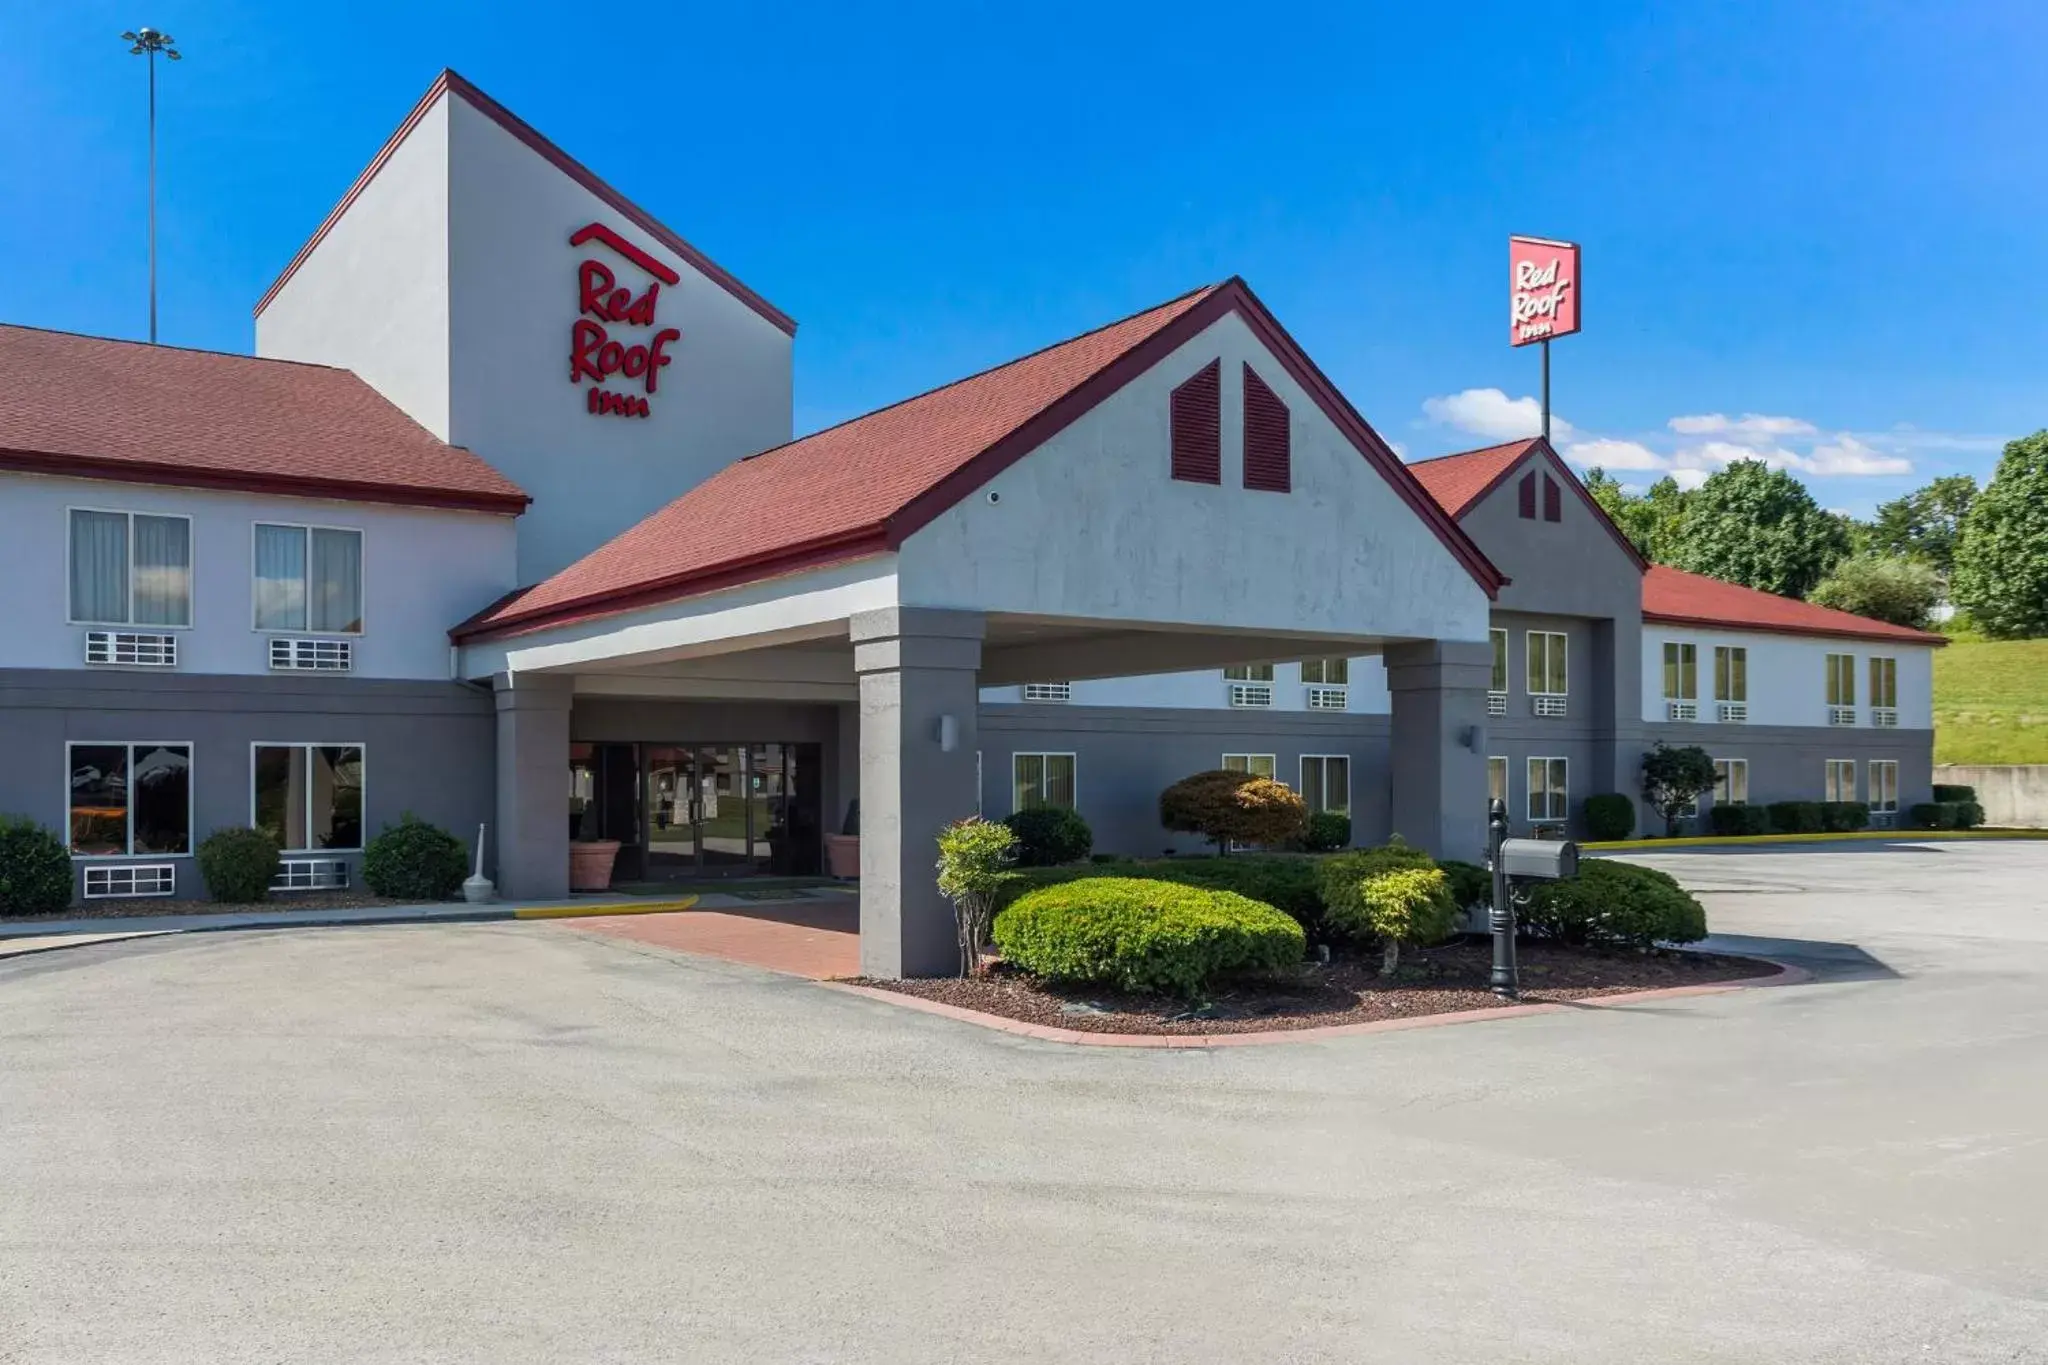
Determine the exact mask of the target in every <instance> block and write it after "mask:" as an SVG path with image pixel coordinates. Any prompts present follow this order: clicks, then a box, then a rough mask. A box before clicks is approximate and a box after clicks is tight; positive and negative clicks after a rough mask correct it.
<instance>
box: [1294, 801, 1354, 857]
mask: <svg viewBox="0 0 2048 1365" xmlns="http://www.w3.org/2000/svg"><path fill="white" fill-rule="evenodd" d="M1301 846H1302V847H1303V848H1305V849H1307V850H1308V851H1309V852H1311V853H1334V852H1335V851H1336V850H1338V849H1340V848H1349V847H1351V817H1350V816H1348V815H1346V814H1344V813H1343V812H1342V811H1335V810H1319V811H1317V812H1316V813H1315V814H1313V815H1311V816H1309V818H1308V832H1307V833H1305V834H1303V835H1302V836H1301Z"/></svg>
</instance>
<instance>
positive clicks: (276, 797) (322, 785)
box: [249, 744, 363, 853]
mask: <svg viewBox="0 0 2048 1365" xmlns="http://www.w3.org/2000/svg"><path fill="white" fill-rule="evenodd" d="M250 768H251V771H252V773H253V780H252V781H251V784H250V786H251V795H250V806H249V823H250V824H252V825H254V826H255V827H256V828H257V829H260V830H262V831H264V832H265V833H267V834H268V835H270V837H271V838H273V839H275V840H277V846H278V847H279V848H280V849H282V850H283V851H284V852H286V853H315V852H330V853H346V852H353V851H354V850H356V849H360V848H361V847H362V846H363V746H362V745H360V744H258V745H254V746H253V748H252V757H251V762H250Z"/></svg>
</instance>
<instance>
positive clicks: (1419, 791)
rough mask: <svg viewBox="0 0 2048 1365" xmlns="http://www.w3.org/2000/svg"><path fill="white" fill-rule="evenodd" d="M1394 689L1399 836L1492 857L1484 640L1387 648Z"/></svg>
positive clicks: (1434, 849)
mask: <svg viewBox="0 0 2048 1365" xmlns="http://www.w3.org/2000/svg"><path fill="white" fill-rule="evenodd" d="M1386 665H1387V690H1388V691H1389V692H1391V693H1392V694H1393V724H1392V731H1393V742H1392V759H1393V762H1392V769H1393V771H1392V778H1393V782H1392V786H1393V825H1394V833H1396V834H1398V835H1400V836H1401V837H1402V838H1403V839H1406V840H1407V841H1408V842H1409V843H1411V844H1414V845H1416V846H1417V847H1420V848H1424V849H1427V850H1428V851H1429V852H1430V853H1432V854H1434V855H1436V856H1437V857H1439V858H1460V859H1463V860H1464V861H1466V862H1474V863H1476V862H1479V861H1481V860H1482V859H1483V858H1484V857H1485V854H1486V687H1487V683H1488V681H1489V680H1490V679H1491V676H1492V672H1493V651H1492V648H1491V646H1489V645H1484V644H1465V643H1460V642H1455V641H1450V640H1424V641H1421V642H1418V643H1415V644H1405V645H1388V646H1387V648H1386Z"/></svg>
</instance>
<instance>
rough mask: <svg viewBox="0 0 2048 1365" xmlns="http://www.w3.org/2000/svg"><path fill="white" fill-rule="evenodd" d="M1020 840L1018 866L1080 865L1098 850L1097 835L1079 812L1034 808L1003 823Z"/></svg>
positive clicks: (1044, 807)
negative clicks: (1093, 850) (1089, 853)
mask: <svg viewBox="0 0 2048 1365" xmlns="http://www.w3.org/2000/svg"><path fill="white" fill-rule="evenodd" d="M1003 823H1004V824H1006V825H1008V826H1009V827H1010V833H1012V834H1014V835H1016V836H1017V866H1019V867H1057V866H1059V864H1061V863H1078V862H1080V861H1081V860H1082V859H1083V858H1086V857H1087V856H1088V850H1089V849H1091V848H1093V847H1095V834H1094V832H1093V831H1091V830H1090V829H1089V828H1088V822H1087V821H1086V820H1083V819H1082V818H1081V813H1080V812H1079V811H1077V810H1069V809H1068V808H1067V807H1065V806H1033V807H1031V808H1030V809H1029V810H1020V811H1018V812H1016V813H1015V814H1014V815H1012V816H1010V818H1009V819H1007V820H1005V821H1003Z"/></svg>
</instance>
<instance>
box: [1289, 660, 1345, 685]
mask: <svg viewBox="0 0 2048 1365" xmlns="http://www.w3.org/2000/svg"><path fill="white" fill-rule="evenodd" d="M1301 680H1302V681H1303V682H1305V683H1316V684H1319V685H1321V686H1324V687H1346V686H1349V685H1350V682H1351V660H1349V659H1303V660H1302V661H1301Z"/></svg>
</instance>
